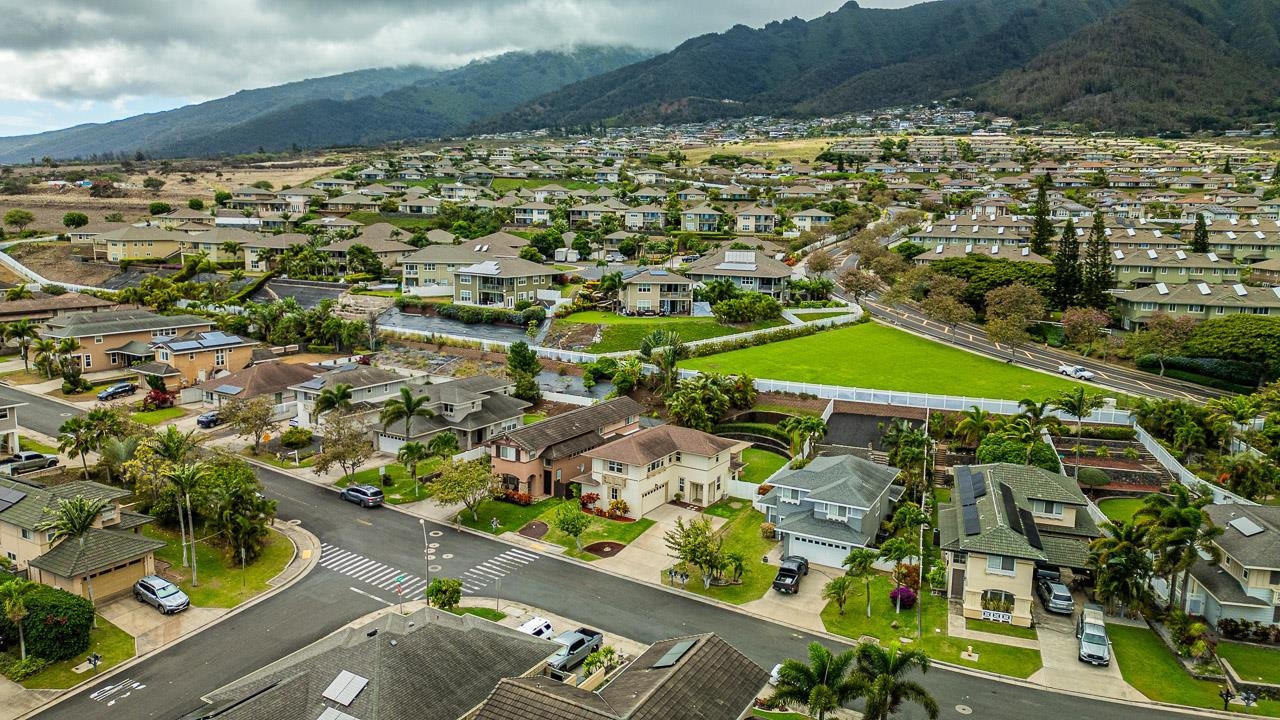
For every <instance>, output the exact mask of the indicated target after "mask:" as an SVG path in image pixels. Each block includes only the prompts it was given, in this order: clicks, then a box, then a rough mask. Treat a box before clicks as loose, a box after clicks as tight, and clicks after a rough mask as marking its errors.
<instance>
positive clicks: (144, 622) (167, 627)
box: [98, 595, 229, 655]
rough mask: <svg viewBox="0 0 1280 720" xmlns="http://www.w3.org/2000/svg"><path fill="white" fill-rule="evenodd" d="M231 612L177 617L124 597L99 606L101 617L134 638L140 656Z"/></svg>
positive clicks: (190, 612) (199, 612)
mask: <svg viewBox="0 0 1280 720" xmlns="http://www.w3.org/2000/svg"><path fill="white" fill-rule="evenodd" d="M227 612H229V611H228V610H226V609H225V608H198V607H191V608H187V609H186V610H184V611H182V612H180V613H178V614H177V615H161V614H160V613H159V612H157V611H156V609H155V608H153V607H151V606H150V605H146V604H143V603H140V602H138V601H137V600H134V599H133V596H132V595H124V596H122V597H118V598H116V599H115V600H112V601H110V602H108V603H106V604H104V605H100V606H99V607H98V614H100V615H102V617H104V618H106V619H107V620H108V621H110V622H111V624H112V625H115V626H116V627H118V628H120V629H121V630H123V631H125V632H127V633H129V634H130V635H132V636H133V638H134V643H135V647H136V648H137V652H138V654H139V655H141V654H143V653H146V652H150V651H152V650H155V649H156V648H158V647H161V646H163V645H165V644H166V643H170V642H173V641H174V640H177V639H178V638H180V637H182V636H183V635H186V634H187V633H189V632H192V631H193V630H196V629H199V628H201V627H204V626H205V625H208V624H209V623H211V622H213V621H214V620H216V619H217V618H219V617H222V616H223V615H225V614H227Z"/></svg>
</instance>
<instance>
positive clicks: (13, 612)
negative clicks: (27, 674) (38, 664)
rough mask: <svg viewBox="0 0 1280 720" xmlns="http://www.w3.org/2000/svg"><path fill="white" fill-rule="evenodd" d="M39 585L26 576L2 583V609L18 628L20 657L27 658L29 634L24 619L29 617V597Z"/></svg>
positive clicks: (0, 593)
mask: <svg viewBox="0 0 1280 720" xmlns="http://www.w3.org/2000/svg"><path fill="white" fill-rule="evenodd" d="M39 587H40V586H39V585H38V584H36V583H33V582H31V581H30V580H27V579H25V578H20V577H15V578H12V579H10V580H8V581H7V582H5V583H3V584H0V609H3V610H4V616H5V617H6V618H8V620H9V622H11V623H13V625H14V627H16V628H18V653H19V655H18V657H19V659H20V660H26V659H27V635H26V632H25V631H24V630H23V627H22V621H23V620H25V619H26V618H27V612H28V611H27V598H29V597H30V596H31V594H32V593H33V592H35V591H36V590H37V589H39Z"/></svg>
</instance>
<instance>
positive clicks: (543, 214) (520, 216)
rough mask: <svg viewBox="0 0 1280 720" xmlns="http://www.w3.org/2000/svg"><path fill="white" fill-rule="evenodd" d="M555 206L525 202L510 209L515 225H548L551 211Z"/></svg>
mask: <svg viewBox="0 0 1280 720" xmlns="http://www.w3.org/2000/svg"><path fill="white" fill-rule="evenodd" d="M555 209H556V207H555V205H548V204H547V203H541V202H527V203H523V204H520V205H516V206H515V207H513V208H512V209H511V211H512V214H513V218H514V220H513V221H514V222H515V224H516V225H550V224H551V211H552V210H555Z"/></svg>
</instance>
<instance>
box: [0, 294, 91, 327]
mask: <svg viewBox="0 0 1280 720" xmlns="http://www.w3.org/2000/svg"><path fill="white" fill-rule="evenodd" d="M114 307H116V304H115V303H113V302H111V301H110V300H103V299H102V298H96V297H94V296H92V295H82V294H80V293H77V292H68V293H63V294H61V295H42V296H39V297H32V298H27V299H26V300H5V301H4V302H2V303H0V323H11V322H13V321H15V320H30V321H32V322H36V323H39V322H43V321H45V320H48V319H49V318H52V317H57V316H59V315H67V314H69V313H75V312H90V313H93V312H101V313H106V312H110V311H111V309H112V308H114Z"/></svg>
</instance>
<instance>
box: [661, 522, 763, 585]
mask: <svg viewBox="0 0 1280 720" xmlns="http://www.w3.org/2000/svg"><path fill="white" fill-rule="evenodd" d="M762 522H764V514H763V513H761V512H758V511H756V510H755V509H753V508H752V507H751V504H750V503H747V502H743V503H742V507H741V508H740V509H738V510H737V512H736V513H735V514H734V516H733V517H732V518H731V519H730V520H729V521H728V522H726V523H725V524H724V525H723V526H722V527H721V529H720V533H721V537H723V538H724V545H723V548H724V552H725V553H731V552H740V553H742V554H743V555H744V556H745V557H746V558H747V562H746V569H745V570H744V571H743V573H742V583H741V584H738V585H723V586H716V585H712V586H711V587H710V588H703V586H702V578H701V577H700V576H699V575H698V572H697V571H696V570H695V571H694V572H692V573H690V574H689V582H688V584H687V585H686V586H685V588H684V589H685V590H687V591H689V592H692V593H697V594H698V595H705V596H707V597H712V598H715V599H717V600H723V601H725V602H728V603H733V604H734V605H741V604H742V603H745V602H751V601H752V600H759V599H760V598H761V597H763V596H764V594H765V592H767V591H768V590H769V587H770V586H771V585H772V584H773V576H774V575H776V574H777V570H778V568H777V567H775V566H774V565H772V564H768V565H766V564H765V563H762V562H760V558H762V557H764V556H765V555H766V554H768V552H769V550H771V549H772V548H773V546H774V544H775V541H774V540H766V539H764V538H763V537H761V536H760V523H762ZM661 580H662V582H663V583H665V584H670V580H668V579H667V576H666V573H665V572H664V573H663V575H662V578H661Z"/></svg>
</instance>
